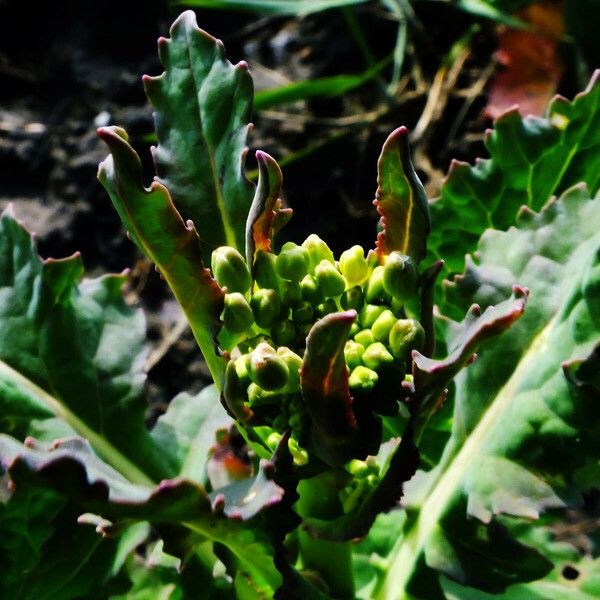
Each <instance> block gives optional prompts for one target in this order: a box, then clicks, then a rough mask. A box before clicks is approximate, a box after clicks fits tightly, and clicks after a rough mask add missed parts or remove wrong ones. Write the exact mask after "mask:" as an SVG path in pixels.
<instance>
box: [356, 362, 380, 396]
mask: <svg viewBox="0 0 600 600" xmlns="http://www.w3.org/2000/svg"><path fill="white" fill-rule="evenodd" d="M377 381H379V375H377V373H376V372H375V371H373V370H372V369H369V368H368V367H365V366H363V365H359V366H358V367H355V368H354V370H353V371H352V373H350V378H349V379H348V385H349V386H350V389H351V390H352V391H354V392H370V391H371V390H372V389H373V388H374V387H375V386H376V385H377Z"/></svg>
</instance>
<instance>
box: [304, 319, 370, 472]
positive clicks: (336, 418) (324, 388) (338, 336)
mask: <svg viewBox="0 0 600 600" xmlns="http://www.w3.org/2000/svg"><path fill="white" fill-rule="evenodd" d="M355 319H356V311H354V310H349V311H345V312H338V313H332V314H329V315H327V316H325V317H323V318H322V319H320V320H319V321H317V322H316V323H315V324H314V325H313V327H312V329H311V330H310V332H309V334H308V337H307V338H306V352H305V354H304V359H303V361H302V368H301V369H300V381H301V386H302V396H303V398H304V403H305V405H306V410H307V412H308V414H309V416H310V420H311V425H310V436H311V442H312V444H313V445H314V447H315V450H316V452H317V453H318V455H319V456H320V457H321V458H322V459H323V460H325V461H326V462H327V463H329V464H332V465H341V464H344V463H345V462H347V461H348V460H350V458H352V456H353V454H354V452H355V451H356V444H357V441H358V440H357V435H358V431H359V430H358V427H357V423H356V417H355V415H354V412H353V410H352V396H351V395H350V388H349V386H348V369H347V367H346V362H345V360H344V345H345V343H346V341H347V340H348V332H349V331H350V327H351V326H352V323H354V320H355Z"/></svg>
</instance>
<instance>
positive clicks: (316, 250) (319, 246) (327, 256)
mask: <svg viewBox="0 0 600 600" xmlns="http://www.w3.org/2000/svg"><path fill="white" fill-rule="evenodd" d="M302 247H303V248H305V249H306V250H307V251H308V257H309V261H310V270H311V272H314V270H315V268H316V266H317V265H318V264H319V263H320V262H321V261H322V260H326V261H328V262H330V263H331V264H332V265H333V264H335V259H334V257H333V252H332V251H331V249H330V248H329V246H328V245H327V244H326V243H325V242H324V241H323V240H322V239H321V238H320V237H319V236H318V235H315V234H314V233H313V234H311V235H309V236H308V237H307V238H306V239H305V240H304V242H302Z"/></svg>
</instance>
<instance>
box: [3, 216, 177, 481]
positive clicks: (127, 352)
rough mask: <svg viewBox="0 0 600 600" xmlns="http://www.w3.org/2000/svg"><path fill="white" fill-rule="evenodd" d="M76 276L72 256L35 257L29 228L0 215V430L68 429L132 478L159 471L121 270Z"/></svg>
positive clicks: (162, 460)
mask: <svg viewBox="0 0 600 600" xmlns="http://www.w3.org/2000/svg"><path fill="white" fill-rule="evenodd" d="M81 274H82V264H81V259H80V258H79V256H77V255H75V256H73V257H71V258H69V259H65V260H61V261H56V260H47V261H42V260H41V259H40V257H39V256H38V255H37V252H36V250H35V246H34V244H33V241H32V238H31V235H30V234H29V232H27V231H26V230H25V229H24V228H23V227H21V225H19V223H17V222H16V221H15V220H14V218H12V216H11V214H10V213H9V212H5V213H4V214H3V215H2V217H1V218H0V300H1V302H0V341H1V344H0V389H1V390H2V394H0V408H1V409H2V419H3V420H2V421H1V422H0V424H1V426H2V430H3V431H5V432H8V433H11V434H13V435H16V436H18V437H20V438H21V439H23V438H24V437H25V436H27V435H31V434H33V433H36V434H37V433H39V432H42V431H45V432H46V435H47V436H51V435H52V434H53V433H54V432H56V431H58V430H62V431H63V432H68V433H72V432H73V431H75V432H77V433H78V434H79V435H85V436H86V437H88V438H89V439H90V440H91V441H92V443H93V444H94V446H95V448H96V449H97V451H98V452H100V453H102V455H103V456H104V457H105V458H106V459H107V460H111V461H115V462H113V464H115V465H117V464H118V468H120V469H124V470H125V472H127V474H128V476H130V477H132V478H133V479H134V480H138V481H149V480H150V479H151V478H157V479H158V478H161V477H164V476H166V475H168V474H169V473H170V472H171V465H170V463H169V459H168V457H166V456H164V454H163V453H160V452H159V451H158V448H157V447H156V446H155V445H154V444H153V442H152V440H151V439H150V436H149V435H148V433H147V431H146V429H145V425H144V413H145V410H146V402H145V401H144V399H143V397H142V385H143V382H144V379H145V375H144V373H143V363H144V360H145V356H146V348H145V345H144V336H145V322H144V318H143V315H142V313H141V312H140V311H134V310H132V309H130V308H129V307H128V306H127V305H126V304H125V302H124V300H123V298H122V294H121V287H122V286H123V284H124V281H125V279H124V277H123V276H106V277H102V278H99V279H95V280H84V281H83V282H81V283H78V279H79V278H80V276H81ZM60 423H62V424H63V425H61V426H60V427H57V425H58V424H60Z"/></svg>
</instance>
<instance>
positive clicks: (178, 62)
mask: <svg viewBox="0 0 600 600" xmlns="http://www.w3.org/2000/svg"><path fill="white" fill-rule="evenodd" d="M170 35H171V37H170V38H168V39H167V38H162V37H161V38H159V40H158V51H159V57H160V61H161V63H162V65H163V67H164V68H165V71H164V73H163V74H162V75H160V76H158V77H148V76H145V77H144V85H145V88H146V93H147V94H148V98H149V99H150V102H151V103H152V106H154V108H155V109H156V112H155V113H154V120H155V124H156V132H157V136H158V147H157V148H156V149H155V151H154V163H155V165H156V172H157V174H158V181H159V182H160V183H162V184H163V185H164V186H166V187H167V188H168V189H169V191H170V193H171V195H172V198H173V201H174V203H175V205H176V206H177V209H178V210H179V211H180V212H181V214H182V215H183V218H184V219H186V220H187V219H191V220H192V221H193V222H194V223H195V224H196V227H197V228H198V232H199V233H200V237H201V239H202V244H203V245H202V249H201V252H202V258H203V260H204V261H205V263H206V264H208V261H209V260H210V255H211V252H212V251H213V250H214V249H215V248H217V247H219V246H232V247H233V248H237V249H238V250H239V251H240V252H243V248H244V233H245V232H244V224H245V222H246V217H247V214H248V210H249V208H250V203H251V201H252V193H253V185H252V184H251V183H250V182H249V181H248V180H247V179H246V177H245V175H244V161H245V157H246V153H247V148H246V137H247V133H248V130H249V127H250V125H249V121H250V114H251V110H252V93H253V86H252V78H251V77H250V75H249V73H248V66H247V65H246V63H244V62H240V63H238V64H237V65H235V66H234V65H232V64H231V63H230V62H229V61H228V60H227V59H226V58H225V49H224V47H223V43H222V42H221V41H220V40H217V39H215V38H214V37H212V36H211V35H209V34H208V33H206V32H205V31H202V30H201V29H199V28H198V26H197V25H196V16H195V15H194V13H193V12H192V11H186V12H184V13H182V14H181V15H180V16H179V17H178V18H177V20H176V21H175V22H174V23H173V25H172V26H171V29H170Z"/></svg>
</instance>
